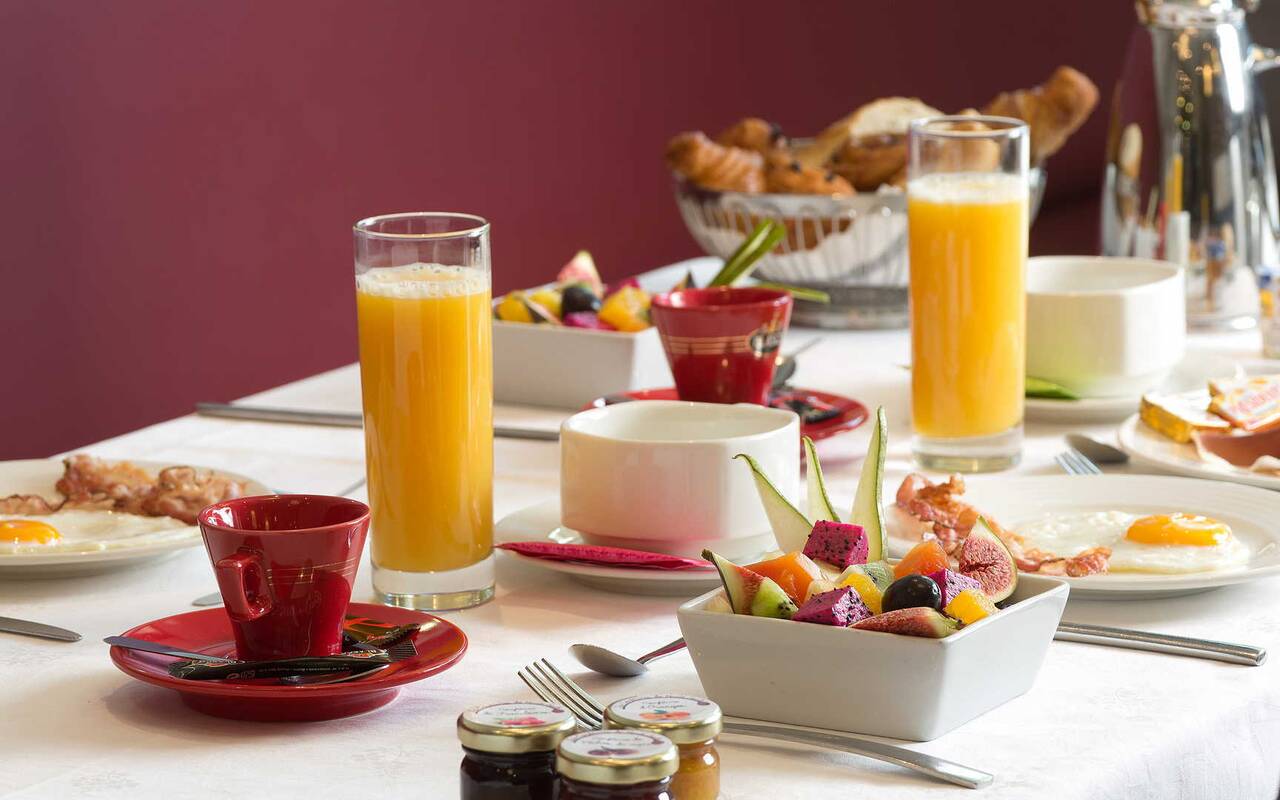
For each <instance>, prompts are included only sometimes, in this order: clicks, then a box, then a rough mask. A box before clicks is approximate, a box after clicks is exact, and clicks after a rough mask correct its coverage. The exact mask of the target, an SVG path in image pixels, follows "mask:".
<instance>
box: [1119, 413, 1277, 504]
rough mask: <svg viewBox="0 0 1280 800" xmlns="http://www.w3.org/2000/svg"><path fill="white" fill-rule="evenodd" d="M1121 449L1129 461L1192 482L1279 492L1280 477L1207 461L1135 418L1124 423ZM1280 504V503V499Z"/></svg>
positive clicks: (1195, 452)
mask: <svg viewBox="0 0 1280 800" xmlns="http://www.w3.org/2000/svg"><path fill="white" fill-rule="evenodd" d="M1117 435H1118V437H1119V439H1120V447H1121V448H1122V449H1123V450H1124V451H1125V452H1126V453H1128V454H1129V458H1131V459H1133V460H1134V461H1135V462H1137V463H1138V464H1141V465H1143V466H1147V467H1155V468H1156V469H1161V470H1165V471H1166V472H1173V473H1176V474H1178V475H1187V476H1189V477H1193V478H1208V479H1210V480H1218V481H1231V482H1233V483H1243V484H1246V485H1248V486H1260V487H1262V488H1263V489H1275V490H1280V476H1277V475H1269V474H1267V473H1265V472H1254V471H1253V470H1248V469H1244V468H1242V467H1237V466H1233V465H1231V464H1225V463H1222V464H1219V463H1213V462H1209V461H1205V460H1204V459H1203V458H1201V457H1200V453H1199V452H1197V451H1196V446H1195V445H1194V444H1192V443H1191V442H1187V443H1186V444H1182V443H1180V442H1175V441H1174V440H1172V439H1170V438H1169V437H1167V436H1164V435H1163V434H1161V433H1159V432H1157V431H1155V430H1152V429H1151V428H1150V427H1148V426H1147V424H1146V423H1145V422H1143V421H1142V420H1141V419H1139V418H1138V415H1137V414H1134V415H1133V416H1132V417H1130V418H1129V419H1127V420H1125V422H1124V424H1123V425H1121V426H1120V430H1119V431H1117ZM1277 503H1280V499H1277Z"/></svg>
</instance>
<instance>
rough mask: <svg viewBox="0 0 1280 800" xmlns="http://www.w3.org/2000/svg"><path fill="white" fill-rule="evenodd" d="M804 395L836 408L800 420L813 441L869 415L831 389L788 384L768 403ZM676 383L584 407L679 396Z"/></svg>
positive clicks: (620, 394)
mask: <svg viewBox="0 0 1280 800" xmlns="http://www.w3.org/2000/svg"><path fill="white" fill-rule="evenodd" d="M791 396H803V397H812V398H814V399H816V400H819V401H821V402H823V403H826V404H827V405H830V406H833V407H834V408H835V409H837V410H838V412H839V413H837V414H836V415H835V416H833V417H830V418H829V419H824V420H822V421H821V422H813V423H808V422H803V421H802V422H801V423H800V433H801V435H803V436H808V437H809V438H810V439H812V440H814V441H815V442H817V441H820V440H822V439H826V438H828V437H831V436H835V435H836V434H837V433H844V432H845V431H851V430H853V429H855V428H857V427H858V426H859V425H861V424H862V423H864V422H866V421H867V417H868V415H869V413H868V411H867V407H866V406H864V405H863V404H862V403H859V402H858V401H857V400H854V399H852V398H849V397H844V396H842V395H838V394H831V393H830V392H822V391H819V390H817V389H797V388H790V389H787V390H786V391H785V392H782V393H775V394H773V395H771V396H770V398H769V400H770V405H773V406H775V407H778V408H785V407H786V406H778V405H777V401H778V399H779V397H791ZM679 399H680V397H679V395H677V394H676V390H675V387H669V388H666V389H637V390H635V391H633V392H618V393H617V394H607V395H605V396H604V397H597V398H596V399H595V400H592V401H591V402H590V403H587V404H586V405H585V406H583V410H584V411H585V410H587V409H589V408H602V407H604V406H608V405H613V404H614V403H621V402H626V401H627V400H679Z"/></svg>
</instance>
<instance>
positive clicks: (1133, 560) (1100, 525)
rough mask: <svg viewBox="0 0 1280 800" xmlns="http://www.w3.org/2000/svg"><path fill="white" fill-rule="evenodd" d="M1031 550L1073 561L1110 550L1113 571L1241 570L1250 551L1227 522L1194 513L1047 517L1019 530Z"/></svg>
mask: <svg viewBox="0 0 1280 800" xmlns="http://www.w3.org/2000/svg"><path fill="white" fill-rule="evenodd" d="M1015 532H1016V533H1018V534H1019V535H1020V536H1022V538H1023V539H1024V540H1025V541H1026V546H1027V547H1033V548H1036V549H1038V550H1043V551H1044V552H1046V553H1053V554H1054V555H1056V556H1059V557H1062V558H1070V557H1071V556H1074V555H1078V554H1079V553H1081V552H1083V551H1085V550H1088V549H1090V548H1093V547H1109V548H1111V558H1110V559H1109V561H1108V567H1107V569H1108V571H1109V572H1162V573H1180V572H1206V571H1209V570H1218V569H1227V568H1229V567H1235V566H1239V565H1241V564H1244V563H1245V562H1247V561H1248V560H1249V548H1248V546H1247V545H1245V544H1244V543H1243V542H1241V541H1240V540H1239V539H1237V538H1236V537H1235V534H1233V533H1232V532H1231V527H1230V526H1229V525H1227V524H1226V523H1224V522H1219V521H1218V520H1215V519H1211V518H1209V517H1203V516H1198V515H1195V514H1185V513H1181V512H1178V513H1172V514H1157V515H1150V516H1140V515H1137V514H1129V513H1126V512H1124V511H1091V512H1076V513H1052V512H1051V513H1046V514H1045V515H1044V516H1042V517H1040V518H1039V519H1036V520H1033V521H1030V522H1027V523H1024V524H1022V525H1018V526H1015Z"/></svg>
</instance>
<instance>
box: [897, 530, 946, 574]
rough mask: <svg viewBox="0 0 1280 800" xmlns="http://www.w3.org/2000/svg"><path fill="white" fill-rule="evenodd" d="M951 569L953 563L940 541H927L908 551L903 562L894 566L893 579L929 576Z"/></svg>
mask: <svg viewBox="0 0 1280 800" xmlns="http://www.w3.org/2000/svg"><path fill="white" fill-rule="evenodd" d="M950 567H951V562H950V561H949V560H948V559H947V551H946V550H943V549H942V545H941V544H940V543H939V542H938V540H937V539H925V540H924V541H923V542H921V543H920V544H918V545H916V546H915V547H913V548H911V549H910V550H908V551H907V554H906V555H905V556H903V557H902V560H901V561H899V562H898V563H897V564H894V565H893V577H894V578H901V577H902V576H904V575H928V574H930V573H933V572H938V571H939V570H944V569H949V568H950Z"/></svg>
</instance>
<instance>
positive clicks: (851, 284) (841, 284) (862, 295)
mask: <svg viewBox="0 0 1280 800" xmlns="http://www.w3.org/2000/svg"><path fill="white" fill-rule="evenodd" d="M1029 178H1030V184H1031V186H1030V189H1031V197H1030V204H1031V205H1030V209H1029V212H1030V219H1032V220H1034V219H1035V216H1036V212H1037V211H1038V210H1039V207H1040V200H1041V198H1042V197H1043V195H1044V184H1045V177H1044V171H1043V170H1042V169H1041V168H1038V167H1037V168H1034V169H1032V170H1031V171H1030V172H1029ZM675 194H676V205H677V206H678V207H679V209H680V215H681V216H682V217H683V218H684V222H685V225H686V226H688V228H689V233H690V234H692V235H693V238H694V239H695V240H697V242H698V244H699V245H700V246H701V247H702V249H703V250H705V251H706V252H707V253H708V254H709V255H713V256H719V257H721V258H727V257H728V256H729V255H730V254H731V253H733V251H734V250H735V249H737V247H738V245H739V244H741V243H742V240H743V238H744V236H745V235H746V233H747V232H748V231H750V230H751V229H752V228H753V227H754V226H755V224H756V223H757V222H758V221H759V220H761V219H766V218H767V219H776V220H779V221H780V222H782V223H783V224H784V225H785V226H786V227H787V238H786V239H785V240H784V241H783V242H782V243H781V244H780V245H779V246H778V251H775V252H772V253H769V254H768V255H766V256H764V257H763V258H762V259H761V260H760V263H759V266H758V267H757V268H756V271H755V275H756V276H757V277H759V278H763V279H765V280H772V281H780V282H783V283H789V284H793V285H796V286H804V287H810V288H815V289H822V290H824V291H826V292H827V293H828V294H830V295H831V303H830V304H829V305H827V304H819V303H812V302H806V301H797V302H796V304H795V309H794V311H793V313H792V321H793V322H795V323H797V324H800V325H808V326H811V327H818V328H854V329H865V328H901V327H905V326H906V325H907V277H908V274H909V270H908V264H907V198H906V194H905V193H904V192H903V191H902V190H900V189H896V188H892V187H885V188H882V189H881V190H880V191H878V192H860V193H858V194H855V195H853V196H850V197H830V196H826V195H800V194H747V193H744V192H723V191H712V190H707V189H703V188H700V187H698V186H696V185H694V184H692V183H690V182H689V181H687V180H685V179H684V178H682V177H680V176H676V185H675Z"/></svg>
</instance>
